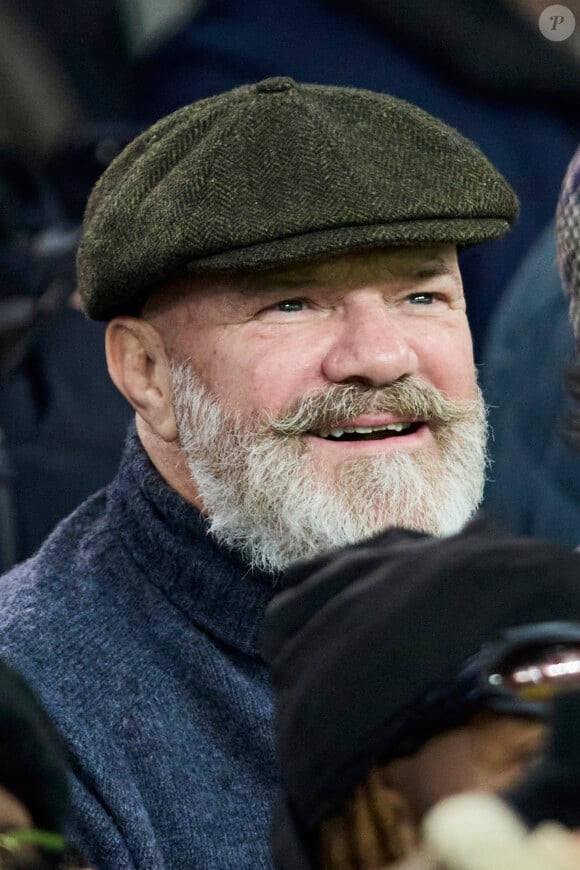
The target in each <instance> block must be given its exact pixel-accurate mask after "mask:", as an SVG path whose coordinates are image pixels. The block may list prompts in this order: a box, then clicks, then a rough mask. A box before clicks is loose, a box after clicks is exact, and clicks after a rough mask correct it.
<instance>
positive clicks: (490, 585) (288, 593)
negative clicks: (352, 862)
mask: <svg viewBox="0 0 580 870" xmlns="http://www.w3.org/2000/svg"><path fill="white" fill-rule="evenodd" d="M579 581H580V554H579V553H575V552H573V551H570V550H567V549H566V548H565V547H561V546H559V545H557V544H551V543H548V542H546V541H542V540H539V539H532V538H530V539H526V538H518V537H512V536H511V535H508V534H505V533H500V532H499V531H497V530H496V529H495V528H494V527H490V526H488V525H487V524H486V523H484V522H483V521H481V520H478V521H476V522H475V523H473V524H472V525H471V526H468V527H467V529H465V530H464V531H463V532H461V533H460V534H458V535H455V536H452V537H449V538H445V539H443V540H441V539H438V538H432V537H430V536H428V535H424V534H422V533H419V532H407V531H402V530H400V529H391V530H389V531H387V532H384V533H382V534H381V535H378V536H377V537H375V538H373V539H371V540H369V541H364V542H362V543H360V544H356V545H353V546H351V547H348V548H345V549H344V550H342V551H338V552H335V553H330V554H326V555H323V556H320V557H318V558H317V559H315V560H313V561H311V562H302V563H299V564H297V565H296V566H295V567H293V568H292V569H290V571H289V572H288V573H287V576H286V582H287V584H288V588H287V589H285V590H284V591H282V592H281V593H280V594H279V595H277V596H276V597H275V598H274V600H273V602H272V603H271V604H270V606H269V608H268V610H267V612H266V619H265V625H264V641H263V653H264V656H265V658H266V659H267V660H268V661H269V662H270V664H271V673H272V682H273V686H274V691H275V695H276V720H275V722H276V726H275V727H276V743H277V750H278V756H279V760H280V766H281V772H282V782H283V785H284V789H285V792H286V796H287V800H288V804H289V806H290V807H291V809H292V811H293V813H294V814H295V815H296V816H297V817H298V818H299V819H300V822H301V824H302V825H303V826H304V828H305V829H313V828H314V827H315V826H316V825H317V824H318V823H319V822H320V821H321V820H322V819H323V818H324V817H326V816H328V815H329V814H331V813H332V812H334V811H335V810H336V809H337V808H338V807H340V806H341V804H342V802H343V800H344V799H345V798H347V797H348V795H349V794H350V792H351V791H352V789H353V788H354V786H355V785H356V784H357V783H358V782H362V781H363V780H364V779H365V778H366V775H367V773H368V770H369V769H370V767H371V766H373V765H374V764H379V763H385V762H386V761H388V760H389V759H390V758H392V757H396V755H397V751H398V747H399V746H400V745H401V743H402V742H403V738H405V737H406V736H407V734H406V729H408V727H409V726H408V719H406V713H407V711H409V712H411V711H412V710H414V709H416V704H417V703H418V702H419V701H421V700H422V699H423V698H424V697H425V695H426V693H428V692H431V691H433V690H435V689H437V688H438V687H440V686H441V685H442V684H445V683H447V682H448V681H450V680H451V679H452V678H453V677H454V676H456V674H457V672H458V671H459V670H460V668H461V666H462V665H464V664H465V662H466V661H467V660H468V659H469V658H470V657H471V656H473V655H475V654H476V653H477V652H478V651H479V649H480V647H481V646H482V645H483V644H484V643H485V642H489V641H492V640H495V639H496V636H497V635H498V634H499V633H501V631H502V630H504V629H508V628H513V627H516V626H520V625H524V624H527V623H538V622H551V621H562V620H570V619H577V620H578V621H580V582H579ZM466 708H467V699H466ZM435 712H437V711H435ZM427 725H428V723H426V731H427V730H428V728H427ZM434 733H436V732H434Z"/></svg>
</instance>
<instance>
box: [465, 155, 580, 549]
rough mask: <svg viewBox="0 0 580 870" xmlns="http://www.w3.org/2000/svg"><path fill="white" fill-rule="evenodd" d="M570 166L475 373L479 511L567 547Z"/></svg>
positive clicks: (570, 523)
mask: <svg viewBox="0 0 580 870" xmlns="http://www.w3.org/2000/svg"><path fill="white" fill-rule="evenodd" d="M579 167H580V149H579V150H578V151H576V154H575V156H574V158H573V160H572V161H571V163H570V166H569V168H568V171H567V173H566V177H565V180H564V182H563V185H562V190H561V194H560V200H559V204H558V212H557V218H556V220H555V221H554V222H553V223H552V224H551V225H550V227H548V229H547V230H546V232H545V233H544V235H543V236H542V238H541V239H540V240H539V242H538V243H537V245H536V246H535V247H534V249H533V250H532V252H531V253H530V255H529V256H528V257H527V258H526V261H525V262H524V264H523V266H522V269H521V273H520V274H519V276H518V277H517V279H516V280H515V281H514V284H513V286H512V287H511V288H510V289H509V290H508V292H507V293H506V295H505V297H504V299H503V300H502V301H501V303H500V305H499V307H498V308H497V310H496V312H495V314H494V317H493V321H492V326H491V329H490V335H489V343H488V347H487V349H486V353H485V356H484V365H483V366H482V370H481V374H482V383H483V387H484V392H485V395H486V399H487V401H488V403H489V405H490V423H491V432H492V434H493V440H492V441H491V446H492V454H493V458H494V464H493V468H492V474H491V479H490V480H489V481H488V483H487V486H486V492H485V499H484V505H483V506H484V509H485V510H486V512H487V513H488V514H490V515H492V516H493V517H494V518H495V519H496V520H498V521H501V522H502V523H503V524H505V525H506V526H507V527H509V528H511V529H512V530H513V531H515V532H520V533H525V534H536V535H543V536H548V537H550V538H552V539H554V540H558V541H560V542H561V543H564V544H567V545H569V546H577V545H578V544H579V543H580V455H579V453H578V446H579V437H578V422H577V420H578V412H577V408H578V401H579V396H578V393H579V390H578V382H579V378H578V347H579V342H580V316H579V313H578V312H579V306H578V301H577V300H578V297H579V295H580V274H579V271H578V262H579V256H580V254H579V251H580V204H579V203H580V193H579V190H580V169H579ZM562 288H563V289H564V292H563V290H562ZM567 299H568V301H567Z"/></svg>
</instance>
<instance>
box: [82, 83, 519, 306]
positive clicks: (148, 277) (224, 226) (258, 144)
mask: <svg viewBox="0 0 580 870" xmlns="http://www.w3.org/2000/svg"><path fill="white" fill-rule="evenodd" d="M517 213H518V201H517V197H516V195H515V193H514V192H513V190H512V189H511V187H510V186H509V185H508V183H507V182H506V181H505V179H504V178H503V177H502V176H501V175H500V173H499V172H497V170H496V169H494V167H493V166H492V165H491V164H490V163H489V161H488V160H487V159H486V158H485V157H484V156H483V154H482V153H481V151H480V150H479V149H478V148H477V147H476V146H475V145H474V144H473V143H472V142H470V141H469V140H467V139H465V138H464V137H463V136H461V135H460V134H459V133H457V131H455V130H453V129H452V128H451V127H448V126H447V125H446V124H444V123H442V122H441V121H438V120H436V119H435V118H433V117H432V116H431V115H428V114H427V113H426V112H424V111H422V110H421V109H418V108H416V107H415V106H412V105H410V104H409V103H406V102H404V101H402V100H398V99H395V98H394V97H391V96H389V95H387V94H379V93H373V92H371V91H365V90H358V89H355V88H341V87H330V86H323V85H315V84H297V83H296V82H294V81H293V80H292V79H291V78H284V77H279V78H273V79H266V80H265V81H262V82H259V83H258V84H255V85H244V86H243V87H240V88H236V89H235V90H233V91H229V92H227V93H224V94H218V95H217V96H213V97H209V98H207V99H205V100H200V101H198V102H196V103H193V104H192V105H190V106H186V107H185V108H182V109H179V110H178V111H177V112H174V113H173V114H171V115H169V116H168V117H166V118H163V119H162V120H161V121H159V122H158V123H156V124H154V125H153V127H151V128H150V129H149V130H147V131H146V132H145V133H143V134H142V135H140V136H139V137H138V138H137V139H135V140H134V141H133V142H132V143H131V144H129V145H128V146H127V147H126V148H125V150H124V151H123V152H122V153H121V154H120V155H119V156H118V157H116V158H115V159H114V160H113V161H112V163H111V164H110V165H109V167H108V168H107V170H106V171H105V173H104V175H103V176H102V177H101V179H100V180H99V182H98V183H97V184H96V186H95V188H94V190H93V193H92V194H91V197H90V199H89V202H88V206H87V209H86V213H85V220H84V233H83V238H82V241H81V244H80V248H79V252H78V258H77V269H78V287H79V290H80V294H81V297H82V300H83V304H84V307H85V311H86V313H87V314H88V315H89V317H93V318H95V319H97V320H108V319H109V318H111V317H113V316H115V315H116V314H122V313H134V312H135V311H137V310H138V308H139V305H140V304H141V303H142V302H143V300H144V299H145V298H146V296H147V295H148V293H150V292H151V290H153V289H154V288H155V287H158V286H160V285H162V284H163V282H165V281H167V280H170V279H172V278H175V277H177V276H178V275H181V274H183V273H185V272H187V271H190V272H196V273H208V272H210V273H211V272H219V271H227V272H237V271H248V270H258V269H267V268H269V267H274V266H281V265H283V264H289V263H295V262H299V261H306V260H312V259H314V258H316V257H320V256H322V255H325V254H330V253H333V252H337V253H338V252H340V251H347V250H355V249H362V248H370V247H379V246H385V245H404V244H415V245H429V244H436V243H443V242H450V243H454V244H457V245H461V246H465V245H473V244H476V243H477V242H483V241H485V240H487V239H495V238H498V237H499V236H502V235H503V234H504V233H505V232H506V231H507V230H508V229H509V226H510V225H511V224H512V223H513V221H514V220H515V218H516V216H517Z"/></svg>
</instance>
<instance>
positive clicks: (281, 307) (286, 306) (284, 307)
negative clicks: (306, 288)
mask: <svg viewBox="0 0 580 870" xmlns="http://www.w3.org/2000/svg"><path fill="white" fill-rule="evenodd" d="M273 307H274V309H275V310H276V311H284V312H288V311H302V308H303V307H304V302H303V301H302V299H283V300H282V302H276V303H275V305H274V306H273Z"/></svg>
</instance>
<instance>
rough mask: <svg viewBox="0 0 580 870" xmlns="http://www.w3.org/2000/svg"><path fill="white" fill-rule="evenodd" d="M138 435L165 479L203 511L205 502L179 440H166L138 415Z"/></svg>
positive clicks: (190, 502) (184, 497) (186, 499)
mask: <svg viewBox="0 0 580 870" xmlns="http://www.w3.org/2000/svg"><path fill="white" fill-rule="evenodd" d="M136 424H137V435H138V436H139V440H140V441H141V444H142V445H143V449H144V450H145V452H146V453H147V455H148V457H149V459H150V460H151V462H152V463H153V465H154V466H155V468H156V469H157V471H158V472H159V474H160V475H161V477H162V478H163V480H164V481H165V483H166V484H167V485H168V486H170V487H171V489H173V490H175V492H177V493H178V494H179V495H180V496H181V497H182V498H183V499H185V501H187V502H189V504H192V505H193V506H194V507H196V508H198V510H200V511H202V512H203V503H202V501H201V498H200V496H199V493H198V491H197V487H196V485H195V483H194V481H193V480H192V478H191V474H190V473H189V469H188V467H187V461H186V459H185V456H184V455H183V451H182V449H181V447H180V445H179V441H173V442H166V441H164V440H163V439H162V438H160V437H159V436H158V435H156V433H155V432H153V430H152V429H151V427H150V426H149V425H148V423H146V422H145V421H144V420H143V418H142V417H140V416H139V414H137V415H136Z"/></svg>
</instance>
